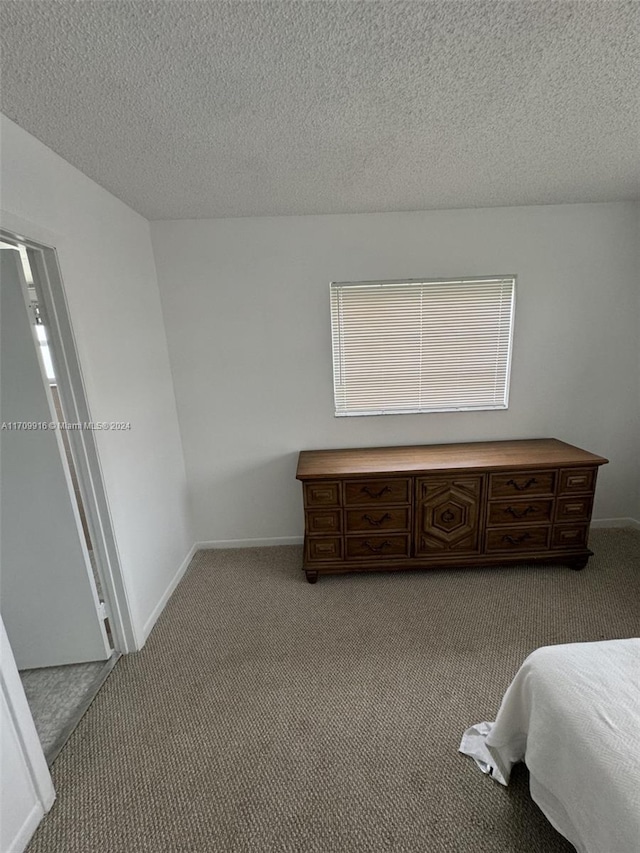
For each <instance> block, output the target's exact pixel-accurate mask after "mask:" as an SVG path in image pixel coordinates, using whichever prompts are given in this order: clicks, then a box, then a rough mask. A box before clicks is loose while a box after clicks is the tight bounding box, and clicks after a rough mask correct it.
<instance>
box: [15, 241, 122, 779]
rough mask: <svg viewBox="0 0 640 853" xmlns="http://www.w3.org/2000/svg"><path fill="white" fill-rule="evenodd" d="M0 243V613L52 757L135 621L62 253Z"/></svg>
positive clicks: (27, 244) (25, 244)
mask: <svg viewBox="0 0 640 853" xmlns="http://www.w3.org/2000/svg"><path fill="white" fill-rule="evenodd" d="M0 240H1V241H2V242H1V243H0V248H1V251H0V261H1V264H2V266H1V270H0V277H1V281H2V288H1V289H2V293H1V297H2V303H1V310H0V315H1V321H2V330H1V335H0V342H1V345H2V359H1V370H2V376H1V387H2V397H1V400H0V402H1V405H2V416H1V417H2V431H1V432H0V441H1V444H2V447H1V450H2V459H3V469H2V499H1V504H0V510H1V515H2V527H3V578H2V580H3V590H2V591H3V595H2V616H3V620H4V622H5V626H6V628H7V634H8V636H9V642H10V644H11V647H12V650H13V653H14V656H15V658H16V661H17V663H18V668H19V670H20V672H21V678H22V683H23V687H24V689H25V694H26V696H27V699H28V701H29V704H30V708H31V712H32V715H33V717H34V722H35V724H36V729H37V730H38V733H39V735H40V739H41V743H42V746H43V751H44V752H45V755H46V758H47V760H48V763H49V764H51V763H52V762H53V760H54V759H55V757H56V755H57V754H58V752H59V750H60V748H61V747H62V745H63V744H64V742H65V740H66V739H67V737H68V736H69V734H70V733H71V731H72V730H73V728H74V727H75V725H76V724H77V722H78V721H79V719H80V718H81V716H82V715H83V714H84V712H85V711H86V709H87V708H88V706H89V704H90V703H91V701H92V700H93V698H94V697H95V695H96V693H97V691H98V690H99V688H100V687H101V685H102V684H103V683H104V680H105V679H106V677H107V675H108V674H109V672H110V671H111V669H112V668H113V666H114V664H115V662H116V661H117V659H118V657H119V655H120V653H121V651H126V650H128V648H127V646H128V645H129V642H128V640H129V637H128V636H127V634H130V633H131V625H130V623H129V624H127V618H126V617H127V609H126V599H125V607H124V608H123V607H122V605H121V600H120V597H119V593H118V585H119V584H120V585H121V579H120V574H119V566H118V564H117V553H116V552H115V543H114V541H113V535H112V531H111V530H110V525H109V516H108V512H105V511H104V510H105V509H106V496H105V495H104V490H103V487H102V482H101V477H100V476H99V465H98V457H97V451H96V448H95V443H94V441H93V436H92V435H91V434H90V420H89V417H88V407H87V405H86V400H85V397H84V388H83V385H82V377H81V372H80V366H79V363H78V362H77V355H76V352H75V345H74V341H73V336H72V333H71V326H70V323H69V318H68V315H67V312H66V301H65V300H64V291H63V289H62V287H61V285H62V281H61V278H60V276H59V270H58V268H57V259H56V257H55V250H53V249H51V248H50V247H46V246H43V245H39V244H35V243H32V242H31V241H28V240H25V239H23V238H21V237H19V236H18V235H16V234H12V233H8V232H4V231H3V232H0ZM56 285H58V287H57V289H56ZM82 413H84V414H85V418H82V419H81V414H82ZM85 433H88V434H85ZM96 472H97V475H98V476H96ZM101 501H102V504H103V505H102V507H101V505H100V503H101ZM123 617H124V618H123Z"/></svg>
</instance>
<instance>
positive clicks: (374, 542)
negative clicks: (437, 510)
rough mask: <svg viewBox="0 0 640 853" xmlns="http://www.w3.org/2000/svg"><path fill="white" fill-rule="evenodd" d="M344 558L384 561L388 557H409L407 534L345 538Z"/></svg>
mask: <svg viewBox="0 0 640 853" xmlns="http://www.w3.org/2000/svg"><path fill="white" fill-rule="evenodd" d="M345 541H346V556H347V557H348V558H349V559H354V560H357V559H362V560H386V559H388V558H389V557H393V558H397V557H408V556H409V536H408V534H405V535H402V534H400V535H399V534H389V535H388V536H373V535H371V536H347V537H346V540H345Z"/></svg>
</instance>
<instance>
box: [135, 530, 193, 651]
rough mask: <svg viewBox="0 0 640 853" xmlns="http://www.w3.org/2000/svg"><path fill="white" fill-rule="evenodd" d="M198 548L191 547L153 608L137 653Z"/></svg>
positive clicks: (143, 629)
mask: <svg viewBox="0 0 640 853" xmlns="http://www.w3.org/2000/svg"><path fill="white" fill-rule="evenodd" d="M198 548H199V545H198V543H197V542H196V543H194V544H193V545H192V546H191V548H190V549H189V553H188V554H187V556H186V557H185V558H184V560H183V561H182V563H181V564H180V568H179V569H178V571H177V572H176V573H175V575H174V576H173V578H172V580H171V582H170V583H169V586H168V587H167V588H166V589H165V591H164V594H163V595H162V598H161V599H160V601H159V602H158V603H157V604H156V606H155V607H154V608H153V612H152V613H151V616H149V618H148V619H147V621H146V622H145V623H144V627H143V628H142V642H141V643H140V647H139V649H137V651H139V650H140V649H141V648H142V646H143V645H144V644H145V643H146V641H147V639H148V637H149V634H150V633H151V631H152V630H153V626H154V625H155V624H156V622H157V621H158V617H159V616H160V614H161V613H162V611H163V610H164V608H165V607H166V604H167V601H169V599H170V598H171V595H172V593H173V591H174V589H175V588H176V587H177V586H178V584H179V583H180V581H181V580H182V576H183V575H184V573H185V572H186V571H187V568H188V566H189V563H190V562H191V560H192V559H193V556H194V554H195V553H196V551H197V550H198Z"/></svg>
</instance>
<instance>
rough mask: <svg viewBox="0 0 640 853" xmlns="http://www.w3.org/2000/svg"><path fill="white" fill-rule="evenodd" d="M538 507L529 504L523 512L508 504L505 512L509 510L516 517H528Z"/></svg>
mask: <svg viewBox="0 0 640 853" xmlns="http://www.w3.org/2000/svg"><path fill="white" fill-rule="evenodd" d="M535 511H536V508H535V507H534V506H528V507H527V508H526V509H523V510H522V512H518V510H517V509H514V508H513V507H512V506H508V507H507V508H506V509H505V512H508V513H509V514H510V515H512V516H513V517H514V518H526V517H527V516H528V515H529V513H530V512H535Z"/></svg>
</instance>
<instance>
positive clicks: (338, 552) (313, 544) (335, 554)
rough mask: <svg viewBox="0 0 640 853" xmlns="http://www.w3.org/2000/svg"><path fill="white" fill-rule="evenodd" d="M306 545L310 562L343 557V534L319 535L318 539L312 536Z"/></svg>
mask: <svg viewBox="0 0 640 853" xmlns="http://www.w3.org/2000/svg"><path fill="white" fill-rule="evenodd" d="M306 546H307V560H309V561H310V562H315V561H326V560H341V559H342V537H341V536H319V537H318V538H317V539H315V538H313V537H311V536H310V537H309V538H308V539H307V541H306Z"/></svg>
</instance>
